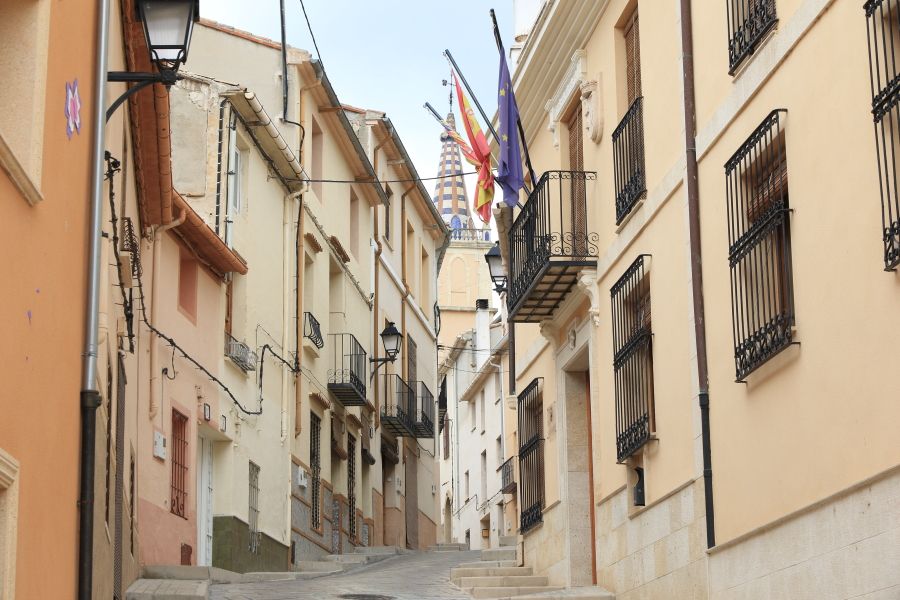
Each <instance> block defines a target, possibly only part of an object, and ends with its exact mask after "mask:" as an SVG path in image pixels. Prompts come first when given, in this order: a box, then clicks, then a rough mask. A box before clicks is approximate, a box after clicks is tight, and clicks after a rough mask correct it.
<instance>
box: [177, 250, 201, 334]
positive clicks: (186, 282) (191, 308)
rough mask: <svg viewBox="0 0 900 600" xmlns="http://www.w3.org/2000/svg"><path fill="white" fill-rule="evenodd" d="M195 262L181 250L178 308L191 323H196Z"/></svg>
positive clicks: (196, 275) (196, 269)
mask: <svg viewBox="0 0 900 600" xmlns="http://www.w3.org/2000/svg"><path fill="white" fill-rule="evenodd" d="M197 278H198V267H197V261H196V260H194V257H192V256H191V255H190V254H188V253H187V251H185V250H181V259H180V261H179V265H178V308H179V309H181V312H182V313H183V314H184V315H185V316H186V317H188V318H189V319H190V320H191V322H193V323H194V324H196V322H197Z"/></svg>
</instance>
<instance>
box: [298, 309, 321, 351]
mask: <svg viewBox="0 0 900 600" xmlns="http://www.w3.org/2000/svg"><path fill="white" fill-rule="evenodd" d="M303 337H305V338H306V339H308V340H309V341H310V342H312V343H313V345H314V346H315V347H316V348H318V349H319V350H321V349H322V348H324V347H325V338H323V337H322V326H321V325H319V320H318V319H316V317H315V315H313V314H312V313H311V312H305V313H303Z"/></svg>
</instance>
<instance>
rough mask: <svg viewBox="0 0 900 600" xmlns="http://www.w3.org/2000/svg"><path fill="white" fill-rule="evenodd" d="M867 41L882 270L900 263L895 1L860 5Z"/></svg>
mask: <svg viewBox="0 0 900 600" xmlns="http://www.w3.org/2000/svg"><path fill="white" fill-rule="evenodd" d="M863 8H864V10H865V13H866V26H867V30H868V41H869V76H870V80H871V85H872V107H871V109H872V117H873V121H874V124H875V151H876V159H877V166H878V177H879V183H880V187H881V224H882V229H881V237H882V244H883V246H884V269H885V270H886V271H893V270H895V269H896V268H897V266H898V265H900V191H898V190H900V188H898V185H900V182H898V180H897V173H898V169H900V154H898V151H900V149H898V147H897V146H898V142H900V140H898V137H900V65H898V62H900V6H898V4H897V2H896V0H869V1H868V2H866V3H865V5H864V7H863Z"/></svg>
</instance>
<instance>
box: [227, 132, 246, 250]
mask: <svg viewBox="0 0 900 600" xmlns="http://www.w3.org/2000/svg"><path fill="white" fill-rule="evenodd" d="M248 150H249V148H248V147H247V144H246V142H244V141H243V140H242V139H241V138H240V137H239V134H238V129H237V121H236V119H235V118H232V123H231V135H230V136H229V139H228V188H227V193H226V204H225V212H226V214H225V244H226V245H227V246H228V247H229V248H232V247H233V246H234V223H235V220H236V219H237V218H238V217H239V216H240V214H241V211H243V210H244V204H245V202H244V199H245V196H246V195H247V169H248V167H249V164H250V153H249V151H248Z"/></svg>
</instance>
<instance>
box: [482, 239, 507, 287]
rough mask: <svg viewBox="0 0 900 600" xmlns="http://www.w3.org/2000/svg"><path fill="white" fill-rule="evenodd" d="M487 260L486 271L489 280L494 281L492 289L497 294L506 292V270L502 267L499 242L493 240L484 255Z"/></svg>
mask: <svg viewBox="0 0 900 600" xmlns="http://www.w3.org/2000/svg"><path fill="white" fill-rule="evenodd" d="M484 260H485V261H487V264H488V271H489V272H490V274H491V281H493V282H494V291H496V292H497V293H498V294H503V293H505V292H506V270H505V269H504V268H503V257H502V256H501V255H500V242H494V245H493V246H492V247H491V249H490V250H488V252H487V254H485V255H484Z"/></svg>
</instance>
